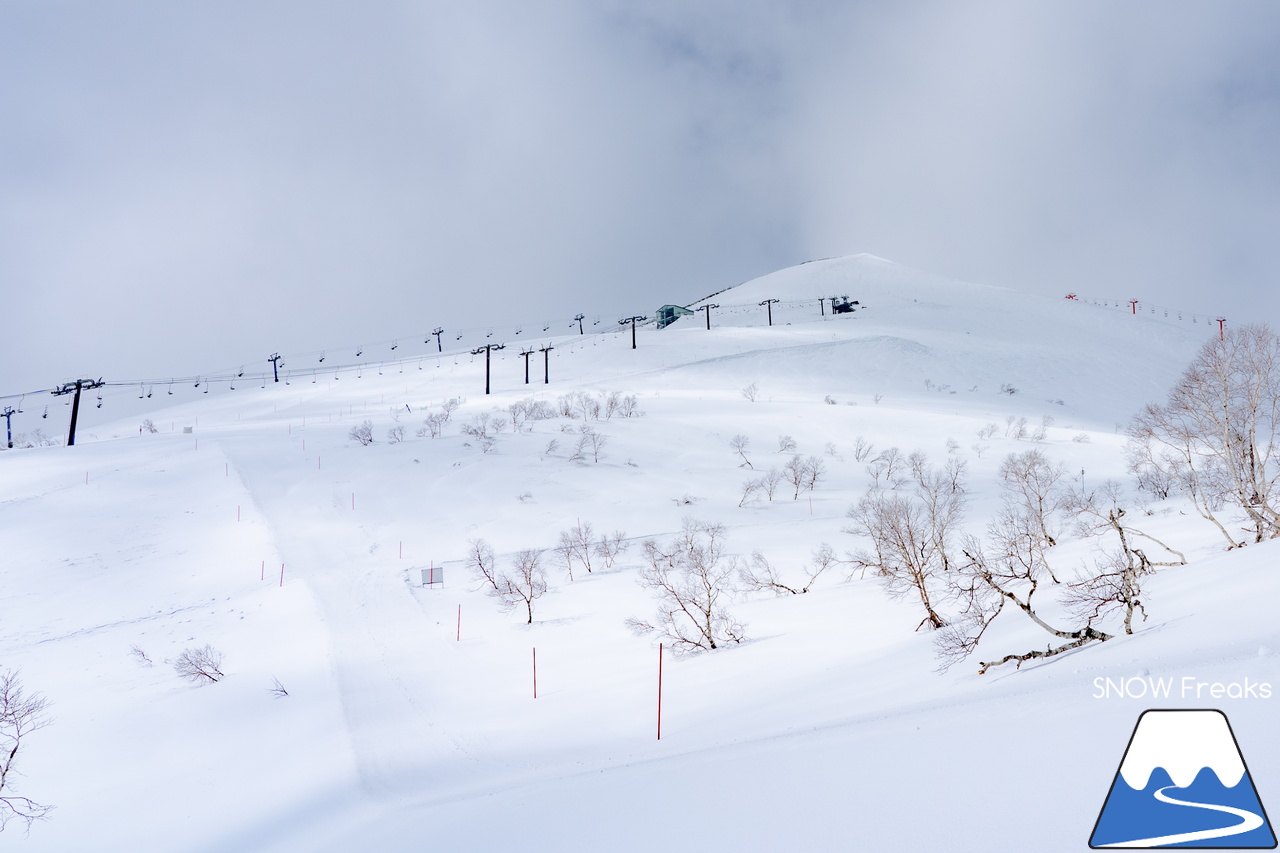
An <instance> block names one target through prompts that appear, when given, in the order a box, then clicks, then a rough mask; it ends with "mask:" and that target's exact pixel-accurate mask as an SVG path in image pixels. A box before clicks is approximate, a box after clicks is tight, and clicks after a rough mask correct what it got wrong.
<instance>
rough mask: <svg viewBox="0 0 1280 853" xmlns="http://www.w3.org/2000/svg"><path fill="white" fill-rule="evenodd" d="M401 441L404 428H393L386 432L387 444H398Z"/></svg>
mask: <svg viewBox="0 0 1280 853" xmlns="http://www.w3.org/2000/svg"><path fill="white" fill-rule="evenodd" d="M402 441H404V427H402V426H393V427H392V428H391V429H389V430H387V443H388V444H399V443H400V442H402Z"/></svg>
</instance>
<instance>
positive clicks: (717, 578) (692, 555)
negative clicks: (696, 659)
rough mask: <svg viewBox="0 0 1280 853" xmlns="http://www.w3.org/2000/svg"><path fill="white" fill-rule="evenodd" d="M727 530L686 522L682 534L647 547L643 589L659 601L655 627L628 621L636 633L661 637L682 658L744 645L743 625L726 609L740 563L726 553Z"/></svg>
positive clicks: (653, 621) (705, 524)
mask: <svg viewBox="0 0 1280 853" xmlns="http://www.w3.org/2000/svg"><path fill="white" fill-rule="evenodd" d="M724 536H725V530H724V525H721V524H708V523H703V522H698V521H694V520H693V519H690V518H686V519H685V520H684V524H683V527H682V529H681V532H680V535H679V536H677V537H676V538H674V539H672V540H671V541H669V542H667V543H665V544H661V543H659V542H657V541H655V540H653V539H649V540H647V541H645V543H644V545H643V546H642V547H643V551H644V558H645V562H646V565H645V566H643V567H642V568H641V570H640V584H641V586H643V587H645V588H646V589H648V590H649V591H650V592H651V593H652V594H653V596H654V597H655V598H656V599H657V601H658V612H657V613H656V615H655V616H654V618H653V620H652V621H651V622H645V621H643V620H640V619H628V620H627V626H628V627H629V628H631V630H632V631H634V632H635V633H637V634H657V635H658V636H660V637H661V638H662V639H663V641H664V642H667V643H670V644H671V648H672V649H673V650H674V651H675V652H676V653H677V654H681V653H686V652H694V651H699V650H703V651H709V650H711V649H717V648H720V647H721V646H723V645H725V644H726V643H740V642H742V641H743V640H744V639H745V638H746V637H745V633H744V631H745V629H744V627H743V625H742V624H741V623H740V622H738V620H737V619H735V618H734V617H733V616H732V615H731V614H730V613H729V611H728V609H727V608H726V603H727V602H728V601H729V600H730V599H731V598H732V597H733V594H734V592H735V588H734V585H733V578H734V575H735V573H736V569H737V561H736V560H735V559H733V558H732V557H731V556H730V555H728V554H726V553H725V551H724Z"/></svg>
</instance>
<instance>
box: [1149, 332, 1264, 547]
mask: <svg viewBox="0 0 1280 853" xmlns="http://www.w3.org/2000/svg"><path fill="white" fill-rule="evenodd" d="M1277 430H1280V337H1278V336H1277V335H1276V333H1275V332H1273V331H1272V330H1271V328H1270V327H1269V326H1267V325H1265V324H1261V325H1247V326H1241V327H1239V328H1235V329H1232V330H1230V331H1228V332H1227V333H1226V334H1225V335H1223V339H1222V340H1217V339H1210V340H1209V341H1207V342H1206V343H1205V344H1204V346H1203V348H1202V349H1201V350H1200V353H1199V355H1197V356H1196V358H1195V360H1194V361H1193V362H1192V363H1191V366H1190V367H1189V368H1188V369H1187V371H1186V372H1185V373H1184V374H1183V375H1182V378H1181V379H1180V380H1179V381H1178V383H1177V384H1176V385H1175V386H1174V387H1173V389H1172V390H1171V391H1170V392H1169V398H1168V400H1167V402H1165V403H1164V404H1163V405H1159V404H1155V403H1152V404H1150V405H1148V406H1147V407H1146V408H1144V409H1143V410H1142V412H1141V413H1139V414H1138V416H1137V417H1135V418H1134V419H1133V421H1132V423H1131V424H1130V425H1129V429H1128V433H1129V438H1130V442H1129V454H1130V466H1131V468H1132V469H1133V470H1135V471H1137V472H1142V471H1143V470H1144V469H1146V470H1150V469H1155V470H1156V471H1158V472H1160V473H1161V474H1162V475H1164V476H1165V477H1167V478H1169V479H1171V480H1172V481H1173V482H1174V483H1176V484H1177V487H1178V488H1179V490H1180V491H1181V492H1182V494H1183V495H1184V496H1186V497H1187V498H1188V499H1189V500H1190V501H1191V503H1192V505H1193V506H1194V507H1195V509H1196V511H1197V512H1198V513H1200V515H1201V516H1203V517H1204V518H1205V519H1207V520H1208V521H1210V522H1211V523H1213V524H1214V526H1215V527H1217V529H1218V531H1219V532H1220V533H1222V535H1223V537H1224V538H1226V540H1227V542H1228V543H1230V547H1236V546H1238V545H1243V544H1245V543H1244V542H1243V541H1241V540H1239V539H1238V537H1237V536H1236V535H1233V534H1232V532H1231V531H1229V530H1228V529H1227V526H1226V522H1224V521H1223V520H1222V519H1221V518H1220V517H1219V515H1220V509H1221V507H1222V506H1223V505H1226V504H1230V505H1232V506H1234V507H1238V508H1239V509H1241V510H1242V511H1243V512H1244V515H1245V516H1246V518H1247V519H1248V522H1249V524H1250V525H1251V527H1250V528H1248V530H1247V533H1248V535H1249V536H1250V537H1251V538H1252V539H1253V541H1255V542H1261V541H1263V540H1264V539H1274V538H1276V537H1277V536H1280V511H1278V510H1277V508H1276V498H1275V491H1276V486H1277V480H1278V479H1280V466H1278V465H1277V463H1276V461H1275V460H1274V459H1273V456H1274V454H1275V452H1276V450H1277Z"/></svg>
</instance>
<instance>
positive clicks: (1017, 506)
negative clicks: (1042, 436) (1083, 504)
mask: <svg viewBox="0 0 1280 853" xmlns="http://www.w3.org/2000/svg"><path fill="white" fill-rule="evenodd" d="M1065 476H1066V469H1065V468H1063V467H1062V465H1054V464H1051V463H1050V462H1049V459H1048V457H1046V456H1045V455H1044V454H1043V453H1041V452H1040V451H1039V450H1028V451H1027V452H1025V453H1010V454H1009V455H1008V456H1006V457H1005V458H1004V462H1002V463H1000V480H1001V483H1002V485H1003V489H1002V492H1003V495H1002V497H1003V500H1004V502H1005V505H1006V506H1008V507H1009V508H1010V509H1011V510H1012V511H1014V512H1016V513H1018V514H1020V515H1022V516H1023V517H1024V518H1025V519H1026V522H1027V524H1028V525H1029V526H1030V528H1031V529H1032V531H1033V532H1034V533H1035V535H1037V536H1039V537H1041V538H1042V539H1044V541H1045V543H1046V544H1047V545H1049V546H1053V545H1056V544H1057V541H1058V536H1059V535H1061V534H1060V527H1061V522H1062V518H1061V517H1062V513H1063V508H1064V504H1065V502H1066V497H1067V495H1066V488H1065V487H1064V485H1063V479H1064V477H1065Z"/></svg>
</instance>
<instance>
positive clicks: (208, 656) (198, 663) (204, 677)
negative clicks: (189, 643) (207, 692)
mask: <svg viewBox="0 0 1280 853" xmlns="http://www.w3.org/2000/svg"><path fill="white" fill-rule="evenodd" d="M173 670H174V672H176V673H178V677H179V678H184V679H186V680H187V681H190V682H192V683H194V684H216V683H217V682H219V681H221V680H222V679H223V678H224V677H225V676H224V674H223V672H222V652H220V651H218V650H217V649H215V648H214V647H213V646H211V645H208V644H207V643H206V644H205V645H203V646H201V647H200V648H198V649H195V648H191V649H184V650H183V651H182V654H180V655H178V657H177V659H176V660H175V661H174V662H173Z"/></svg>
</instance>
